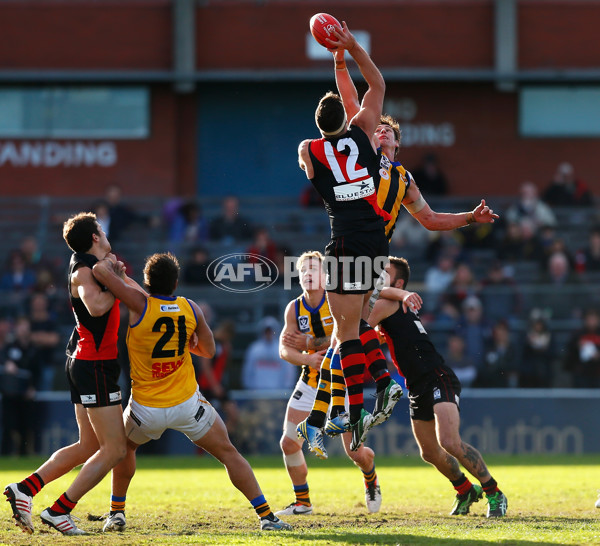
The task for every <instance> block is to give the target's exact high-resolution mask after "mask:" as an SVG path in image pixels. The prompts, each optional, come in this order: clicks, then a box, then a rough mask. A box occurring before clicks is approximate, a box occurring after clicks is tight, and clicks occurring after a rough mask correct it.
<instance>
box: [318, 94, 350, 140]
mask: <svg viewBox="0 0 600 546" xmlns="http://www.w3.org/2000/svg"><path fill="white" fill-rule="evenodd" d="M345 116H346V112H345V110H344V105H343V103H342V99H341V98H340V96H339V95H336V94H335V93H333V92H332V91H327V93H326V94H325V95H324V96H323V98H321V100H320V101H319V105H318V106H317V111H316V112H315V122H316V124H317V127H318V128H319V129H320V130H321V131H323V132H324V133H334V132H335V131H338V130H339V129H340V127H341V125H342V123H343V122H344V118H345Z"/></svg>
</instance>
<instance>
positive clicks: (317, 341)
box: [313, 336, 331, 350]
mask: <svg viewBox="0 0 600 546" xmlns="http://www.w3.org/2000/svg"><path fill="white" fill-rule="evenodd" d="M330 341H331V336H322V337H316V338H314V339H313V345H314V349H316V350H318V349H324V348H325V347H329V342H330Z"/></svg>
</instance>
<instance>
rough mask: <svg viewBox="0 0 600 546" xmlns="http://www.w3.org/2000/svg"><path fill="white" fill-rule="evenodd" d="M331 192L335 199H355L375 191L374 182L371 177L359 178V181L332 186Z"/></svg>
mask: <svg viewBox="0 0 600 546" xmlns="http://www.w3.org/2000/svg"><path fill="white" fill-rule="evenodd" d="M333 193H334V195H335V200H336V201H355V200H356V199H362V198H363V197H368V196H369V195H373V194H374V193H375V184H374V183H373V179H372V178H367V179H365V180H361V181H360V182H349V183H347V184H340V185H339V186H334V187H333Z"/></svg>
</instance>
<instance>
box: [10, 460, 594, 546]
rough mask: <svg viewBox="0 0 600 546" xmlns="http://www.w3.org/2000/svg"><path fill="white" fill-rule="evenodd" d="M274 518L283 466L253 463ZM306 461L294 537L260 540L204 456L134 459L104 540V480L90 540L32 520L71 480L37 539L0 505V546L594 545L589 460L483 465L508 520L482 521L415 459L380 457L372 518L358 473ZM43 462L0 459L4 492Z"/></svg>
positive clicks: (42, 500) (91, 501)
mask: <svg viewBox="0 0 600 546" xmlns="http://www.w3.org/2000/svg"><path fill="white" fill-rule="evenodd" d="M249 460H250V462H251V464H252V466H253V468H254V469H255V472H256V475H257V477H258V480H259V482H260V484H261V487H262V489H263V492H264V493H265V496H266V497H267V500H268V501H269V503H270V504H271V507H272V508H273V509H274V510H277V509H280V508H282V507H283V506H284V505H286V504H288V503H290V502H291V501H292V500H293V495H292V492H291V486H290V484H289V480H288V478H287V474H286V472H285V469H284V467H283V463H282V460H281V458H280V457H262V458H258V457H255V458H251V459H249ZM308 461H309V485H310V494H311V500H312V502H313V504H314V506H315V513H314V514H313V515H312V516H296V517H295V518H287V521H288V522H290V523H292V524H294V525H295V529H294V531H293V532H291V533H274V534H266V533H261V532H260V531H259V530H258V521H257V518H256V516H255V514H254V512H253V511H252V510H251V508H250V507H249V503H248V502H247V501H246V500H245V499H244V498H243V496H242V495H241V493H239V492H238V491H237V490H236V489H234V488H233V486H232V485H231V484H230V482H229V480H228V479H227V476H226V474H225V471H224V469H223V468H222V467H221V466H220V465H219V464H218V463H217V462H216V461H214V460H213V459H212V458H210V457H196V458H175V457H168V458H166V457H165V458H160V457H140V458H139V461H138V472H137V475H136V477H135V478H134V481H133V483H132V486H131V488H130V490H129V493H128V499H127V515H128V520H127V525H128V527H127V530H126V531H125V533H123V534H119V535H116V534H110V535H103V534H102V533H101V528H102V522H101V521H92V520H88V515H92V516H101V515H102V514H104V513H105V512H107V511H108V505H109V495H110V482H109V479H108V478H106V479H105V480H104V481H103V482H102V483H101V484H100V485H98V487H96V488H95V489H94V490H93V491H91V492H90V493H88V495H86V496H85V497H84V498H83V499H82V500H81V502H80V503H79V504H78V506H77V507H76V509H75V512H74V515H76V516H78V517H80V518H81V520H82V521H81V523H80V526H81V527H82V528H84V529H86V530H87V531H89V532H90V533H91V535H90V536H87V537H81V538H78V537H63V536H62V535H60V534H59V533H58V532H56V531H54V530H49V529H48V527H46V526H42V524H41V522H40V520H39V514H40V512H41V511H42V510H43V509H44V508H45V507H46V506H48V505H50V504H51V503H52V502H53V501H54V500H55V498H56V497H58V496H59V495H60V494H61V493H62V492H63V491H64V490H65V489H66V488H67V486H68V485H69V483H70V481H71V480H72V479H73V477H74V474H71V475H69V476H65V477H63V478H61V479H60V480H57V481H56V482H54V483H51V484H49V485H48V486H46V487H45V488H44V490H43V491H42V492H41V493H40V494H39V495H38V496H37V497H36V499H35V502H34V524H35V525H36V532H35V534H34V535H25V534H23V533H21V531H20V530H19V529H18V528H17V527H15V526H14V524H13V522H12V519H11V517H10V516H11V511H10V507H9V505H8V503H4V504H3V505H2V506H3V511H2V516H3V517H2V520H1V521H2V523H1V524H0V544H18V545H19V544H50V543H51V544H53V545H57V546H58V545H63V544H75V543H77V544H81V543H83V544H119V545H134V544H135V545H138V544H153V545H154V544H253V545H260V544H294V545H297V544H299V545H309V544H310V545H325V544H328V545H335V546H338V545H343V544H436V545H437V544H440V545H457V546H458V545H461V546H462V545H480V544H492V543H500V544H600V510H598V509H596V508H594V502H595V500H596V498H597V488H600V465H598V458H597V457H594V456H585V457H583V456H577V457H575V456H572V457H560V458H558V457H549V458H539V457H538V458H536V459H535V460H534V459H532V458H523V457H502V458H500V457H488V464H489V467H490V470H491V472H492V474H493V476H494V477H495V478H496V479H497V480H498V482H499V484H500V487H501V488H502V490H503V491H504V492H505V493H506V495H507V496H508V515H507V517H506V518H504V519H502V520H488V519H486V517H485V513H486V504H485V500H484V501H480V502H479V503H477V504H474V505H473V507H472V509H471V512H472V513H471V515H469V516H466V517H450V516H448V512H449V509H450V506H451V504H452V500H453V496H454V495H453V490H452V488H451V485H450V484H449V483H448V481H447V480H445V479H444V478H443V477H442V476H441V475H440V474H438V473H437V471H435V470H434V469H433V468H432V467H429V466H428V465H426V464H425V463H423V462H421V461H420V460H418V459H416V458H413V457H402V458H379V460H378V462H377V470H378V474H379V480H380V484H381V488H382V494H383V505H382V509H381V511H380V512H379V513H378V514H368V513H367V511H366V508H365V505H364V489H363V484H362V476H361V473H360V471H359V470H358V469H356V468H354V467H353V466H352V464H351V463H350V462H349V461H348V460H346V459H334V460H328V461H319V460H317V459H316V458H315V457H313V456H312V455H309V456H308ZM40 462H41V460H40V459H26V458H25V459H0V485H2V486H3V485H5V484H8V483H10V482H13V481H18V480H20V479H23V478H24V477H25V476H26V475H28V474H29V473H30V472H31V471H32V470H34V469H35V468H36V467H37V466H38V464H39V463H40Z"/></svg>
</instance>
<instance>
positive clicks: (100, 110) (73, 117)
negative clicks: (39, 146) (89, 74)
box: [0, 87, 150, 139]
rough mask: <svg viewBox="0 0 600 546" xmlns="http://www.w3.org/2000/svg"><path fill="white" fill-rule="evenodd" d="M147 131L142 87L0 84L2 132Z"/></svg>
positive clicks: (82, 134)
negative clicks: (7, 85) (18, 85)
mask: <svg viewBox="0 0 600 546" xmlns="http://www.w3.org/2000/svg"><path fill="white" fill-rule="evenodd" d="M149 134H150V93H149V90H148V88H146V87H1V88H0V137H1V138H92V139H93V138H112V139H118V138H123V139H138V138H147V137H148V136H149Z"/></svg>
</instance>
